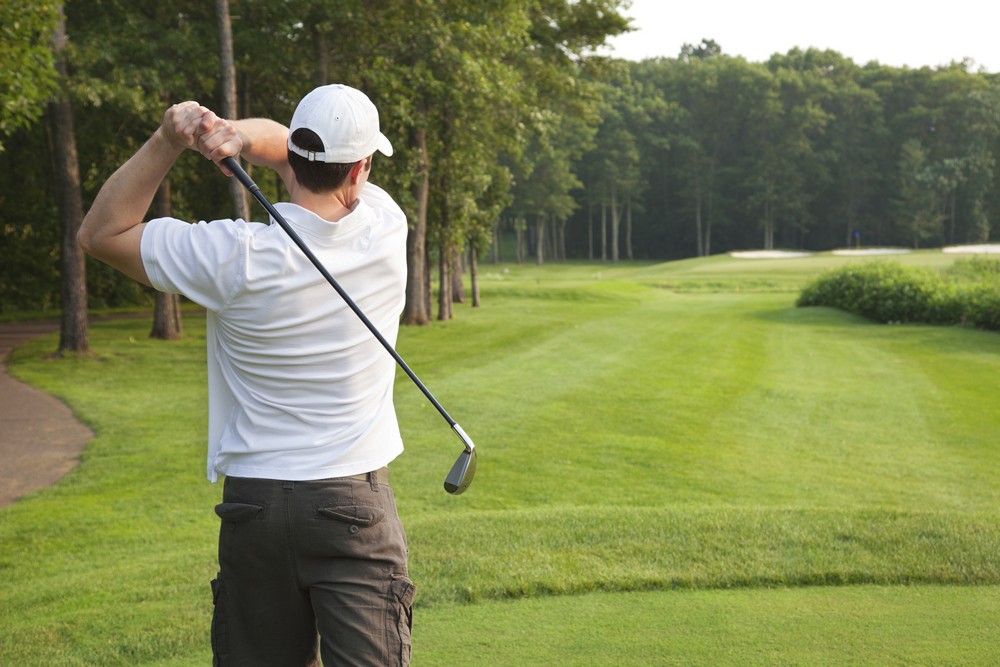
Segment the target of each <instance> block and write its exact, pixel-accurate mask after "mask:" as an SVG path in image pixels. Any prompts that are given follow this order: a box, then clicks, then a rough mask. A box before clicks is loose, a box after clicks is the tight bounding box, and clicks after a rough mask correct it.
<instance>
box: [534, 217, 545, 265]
mask: <svg viewBox="0 0 1000 667" xmlns="http://www.w3.org/2000/svg"><path fill="white" fill-rule="evenodd" d="M535 235H536V236H537V237H538V243H536V244H535V245H537V246H538V247H537V249H536V250H535V258H536V260H537V262H536V263H537V264H538V266H545V216H544V215H539V216H538V217H537V218H535Z"/></svg>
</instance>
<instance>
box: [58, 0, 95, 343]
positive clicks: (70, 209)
mask: <svg viewBox="0 0 1000 667" xmlns="http://www.w3.org/2000/svg"><path fill="white" fill-rule="evenodd" d="M58 11H59V19H58V22H57V24H56V30H55V33H54V34H53V36H52V53H53V59H54V61H55V67H56V72H58V73H59V79H60V82H61V89H60V92H59V94H58V95H57V96H56V97H55V99H53V100H52V101H51V102H49V104H48V117H49V127H50V131H51V133H52V147H53V148H52V153H53V164H54V169H55V182H56V197H57V200H58V202H59V218H60V221H61V228H62V242H61V243H60V245H59V249H60V267H61V269H62V277H61V285H62V318H61V321H60V326H59V347H58V350H57V354H60V355H62V354H65V353H67V352H73V353H87V352H89V351H90V333H89V330H88V326H87V270H86V263H85V257H84V252H83V249H82V248H81V247H80V244H79V243H77V241H76V234H77V232H78V231H79V230H80V224H81V223H82V222H83V195H82V193H81V188H80V164H79V159H78V156H77V151H76V132H75V130H74V126H73V107H72V105H71V103H70V98H69V90H68V83H69V74H68V71H67V70H68V68H67V65H66V18H65V16H64V15H63V13H62V7H61V6H60V7H59V10H58Z"/></svg>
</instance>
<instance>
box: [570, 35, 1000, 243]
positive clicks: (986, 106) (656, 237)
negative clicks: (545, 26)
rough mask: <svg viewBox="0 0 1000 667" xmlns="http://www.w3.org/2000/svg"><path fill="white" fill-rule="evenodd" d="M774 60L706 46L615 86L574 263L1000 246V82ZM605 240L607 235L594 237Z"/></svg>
mask: <svg viewBox="0 0 1000 667" xmlns="http://www.w3.org/2000/svg"><path fill="white" fill-rule="evenodd" d="M971 69H973V67H972V63H970V62H967V61H963V60H959V61H955V62H953V63H951V64H948V65H943V66H939V67H936V68H931V67H923V68H919V69H912V68H895V67H888V66H883V65H879V64H878V63H875V62H873V63H867V64H865V65H858V64H856V63H854V62H853V61H852V60H851V59H850V58H847V57H845V56H843V55H841V54H839V53H837V52H834V51H819V50H816V49H809V50H801V49H793V50H791V51H789V52H788V53H786V54H776V55H774V56H772V57H771V58H770V59H769V60H768V61H767V62H763V63H753V62H747V61H746V60H745V59H743V58H739V57H731V56H726V55H725V54H723V53H722V51H721V49H720V47H719V45H718V44H716V43H715V42H713V41H711V40H705V41H703V42H702V43H701V44H699V45H697V46H692V45H685V47H684V48H683V49H682V51H681V53H680V54H679V55H678V57H677V58H662V59H653V60H646V61H643V62H640V63H631V64H630V65H629V67H628V69H627V71H625V72H622V73H621V74H620V77H619V78H617V79H612V80H606V81H603V82H601V84H600V85H602V86H603V88H604V91H605V92H604V94H603V95H602V101H603V108H602V112H601V119H602V121H601V123H600V125H599V126H598V131H597V134H596V136H595V139H594V142H593V145H592V147H591V149H590V150H589V151H588V152H587V153H586V154H585V155H584V157H583V160H582V162H581V168H579V169H577V170H576V171H575V173H577V174H578V175H579V177H580V180H581V183H580V186H579V189H578V190H576V191H575V197H576V201H577V202H578V204H579V206H578V207H577V208H576V210H575V212H574V213H573V214H572V215H570V216H568V217H567V218H566V219H563V220H561V221H559V222H558V224H559V225H564V226H565V227H566V230H567V231H566V232H565V239H566V240H565V247H559V248H558V252H560V253H565V256H567V257H574V256H575V257H588V258H593V259H612V260H614V259H618V258H620V257H627V258H633V257H642V258H655V259H660V258H679V257H690V256H702V255H709V254H712V253H717V252H725V251H729V250H733V249H747V248H763V249H773V248H776V247H785V248H795V249H809V250H829V249H832V248H838V247H844V246H853V245H858V244H863V245H867V246H873V245H894V246H905V247H914V248H919V247H937V246H941V245H949V244H964V243H982V242H986V241H989V240H991V239H997V238H998V232H1000V229H998V228H997V223H998V221H1000V172H998V170H997V157H998V156H1000V75H997V74H995V73H994V74H990V73H987V72H983V71H980V72H972V71H970V70H971ZM595 239H596V241H595Z"/></svg>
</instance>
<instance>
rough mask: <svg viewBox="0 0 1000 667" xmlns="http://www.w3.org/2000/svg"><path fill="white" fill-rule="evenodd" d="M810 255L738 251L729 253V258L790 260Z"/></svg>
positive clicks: (773, 251)
mask: <svg viewBox="0 0 1000 667" xmlns="http://www.w3.org/2000/svg"><path fill="white" fill-rule="evenodd" d="M811 254H812V253H811V252H793V251H791V250H740V251H736V252H731V253H729V256H730V257H738V258H740V259H790V258H793V257H808V256H809V255H811Z"/></svg>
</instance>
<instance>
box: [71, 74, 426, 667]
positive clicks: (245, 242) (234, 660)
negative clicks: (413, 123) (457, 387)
mask: <svg viewBox="0 0 1000 667" xmlns="http://www.w3.org/2000/svg"><path fill="white" fill-rule="evenodd" d="M185 149H192V150H197V151H199V152H200V153H201V154H203V155H204V156H205V157H208V158H209V159H211V160H214V161H216V162H219V161H220V160H222V159H223V158H225V157H230V156H236V155H240V154H241V155H242V156H243V157H244V158H245V159H246V160H248V161H249V162H251V163H252V164H256V165H260V166H264V167H269V168H271V169H273V170H275V171H276V172H277V173H278V175H279V176H280V177H281V179H282V181H283V182H284V184H285V187H286V188H287V190H288V192H289V195H290V196H289V199H290V201H289V202H287V203H279V204H277V206H276V208H277V209H278V210H279V212H280V213H281V214H282V216H283V217H285V218H286V219H287V221H288V222H289V224H291V225H292V226H293V227H294V229H295V230H296V231H297V232H298V234H299V235H300V236H302V237H303V238H305V239H308V241H309V242H310V246H311V248H312V250H313V252H314V254H315V255H316V256H317V257H318V258H319V259H320V260H321V261H322V263H323V264H324V265H325V266H327V267H329V268H330V271H331V272H332V273H333V274H335V275H336V276H337V280H338V282H340V284H341V285H342V286H343V287H344V289H345V291H346V292H347V293H348V294H350V295H351V296H352V297H353V298H354V299H355V301H356V302H357V303H358V305H359V306H360V307H361V309H362V310H363V311H364V312H365V313H366V314H367V315H368V317H369V319H370V320H371V321H372V322H373V323H374V325H375V326H376V327H377V328H378V329H379V331H380V332H381V333H382V335H383V336H384V337H385V338H386V339H387V340H388V341H389V342H390V343H391V344H393V345H395V341H396V336H397V333H398V323H399V316H400V313H401V312H402V308H403V302H404V290H405V281H406V231H407V226H406V219H405V217H404V215H403V213H402V211H401V210H400V208H399V206H397V205H396V203H395V202H394V201H393V200H392V199H391V198H390V197H389V195H387V194H386V193H385V191H383V190H381V189H380V188H378V187H376V186H375V185H372V184H371V183H368V176H369V174H370V173H371V169H372V161H373V159H374V154H375V153H382V154H383V155H386V156H389V155H392V146H391V144H390V143H389V141H388V139H386V137H385V136H384V135H383V134H382V133H381V131H380V129H379V117H378V111H377V110H376V108H375V106H374V105H373V104H372V103H371V101H370V100H369V99H368V98H367V97H366V96H365V95H364V94H363V93H362V92H360V91H358V90H355V89H353V88H350V87H347V86H343V85H330V86H323V87H320V88H317V89H315V90H313V91H312V92H310V93H309V94H308V95H306V96H305V97H304V98H303V99H302V100H301V101H300V102H299V104H298V107H297V108H296V110H295V113H294V115H293V116H292V120H291V124H290V126H289V127H287V128H286V127H285V126H283V125H281V124H279V123H277V122H274V121H270V120H267V119H247V120H241V121H227V120H224V119H220V118H218V117H217V116H216V115H215V114H214V113H212V112H211V111H209V110H208V109H206V108H205V107H203V106H201V105H199V104H197V103H196V102H184V103H181V104H177V105H175V106H172V107H171V108H170V109H168V110H167V111H166V112H165V114H164V116H163V120H162V123H161V124H160V126H159V128H158V129H157V130H156V132H154V133H153V135H152V136H151V137H150V139H149V140H148V141H147V142H146V143H145V144H144V145H143V146H142V147H141V148H140V149H139V150H138V152H137V153H136V154H135V155H134V156H132V158H131V159H129V160H128V162H126V163H125V164H124V165H123V166H121V167H120V168H119V169H118V170H117V171H116V172H115V173H114V174H113V175H112V176H111V178H109V179H108V181H107V182H106V183H105V184H104V186H103V187H102V188H101V190H100V192H99V194H98V195H97V198H96V199H95V200H94V204H93V206H92V207H91V209H90V211H89V212H88V213H87V215H86V217H85V219H84V221H83V225H82V226H81V228H80V233H79V240H80V243H81V244H82V245H83V247H84V249H85V250H86V251H87V252H88V253H89V254H91V255H93V256H94V257H96V258H97V259H100V260H102V261H104V262H106V263H108V264H110V265H111V266H113V267H115V268H117V269H118V270H120V271H122V272H124V273H125V274H127V275H129V276H131V277H132V278H134V279H136V280H138V281H140V282H142V283H145V284H147V285H151V286H153V287H154V288H156V289H158V290H160V291H163V292H170V293H179V294H183V295H184V296H186V297H187V298H189V299H191V300H192V301H194V302H196V303H198V304H201V305H202V306H204V307H205V308H206V309H207V311H208V323H207V337H208V394H209V399H208V403H209V405H208V409H209V418H208V431H209V433H208V478H209V480H211V481H212V482H214V481H216V480H217V479H218V477H219V476H225V484H224V490H223V502H222V503H221V504H219V505H218V506H217V507H216V508H215V511H216V513H217V514H218V515H219V517H220V518H221V520H222V523H221V528H220V532H219V575H218V578H217V579H215V580H214V581H213V582H212V593H213V597H214V601H215V612H214V616H213V619H212V648H213V653H214V656H215V663H214V664H216V665H240V666H241V667H242V666H245V665H254V666H256V665H261V666H263V665H274V666H280V667H292V666H294V665H313V664H318V661H319V655H321V656H322V661H323V663H324V664H325V665H327V666H328V667H329V666H331V665H372V666H375V665H378V666H380V667H383V666H385V665H406V664H408V663H409V659H410V630H411V619H412V601H413V594H414V586H413V584H412V583H411V581H410V579H409V578H408V574H407V549H406V537H405V534H404V532H403V527H402V525H401V524H400V521H399V517H398V515H397V513H396V504H395V499H394V496H393V492H392V488H391V487H390V486H389V479H388V472H387V467H386V466H387V465H388V464H389V462H391V461H392V460H393V459H395V458H396V457H397V456H398V455H399V454H400V453H401V452H402V450H403V444H402V439H401V438H400V434H399V427H398V424H397V421H396V415H395V409H394V406H393V402H392V388H393V378H394V377H395V366H394V363H393V359H392V357H390V356H389V355H387V354H385V350H384V349H383V348H382V347H381V346H380V344H379V343H378V342H377V340H376V339H375V338H373V337H372V336H371V334H370V332H369V331H368V330H367V329H366V328H365V326H364V325H363V324H362V323H361V322H360V321H359V319H358V318H357V317H356V316H355V315H354V314H353V312H352V311H350V310H349V309H348V307H347V306H346V305H345V303H344V302H343V300H342V299H340V298H339V297H338V296H337V295H336V293H335V292H333V291H332V290H331V289H330V285H329V284H328V283H327V282H326V281H325V279H324V278H323V276H322V275H321V274H320V273H319V271H317V270H316V268H315V267H314V266H313V265H312V264H310V262H309V260H308V259H307V258H306V257H305V256H304V255H303V253H302V252H301V251H300V250H299V249H298V248H297V247H295V246H294V244H293V243H292V242H291V240H290V239H289V238H288V236H287V235H286V234H285V233H284V232H283V231H282V230H281V229H280V228H279V227H278V225H268V224H266V223H254V222H245V221H243V220H215V221H212V222H199V223H197V224H189V223H187V222H185V221H182V220H177V219H173V218H160V219H155V220H151V221H149V222H148V223H143V218H144V217H145V215H146V211H147V209H148V208H149V205H150V203H151V202H152V200H153V196H154V194H155V193H156V190H157V187H158V186H159V184H160V182H161V181H162V180H163V179H164V177H165V176H166V175H167V173H168V172H169V170H170V168H171V167H172V165H173V164H174V162H175V161H176V160H177V158H178V156H180V154H181V153H182V152H183V151H184V150H185ZM223 170H224V171H225V169H224V168H223ZM318 653H319V655H317V654H318Z"/></svg>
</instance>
